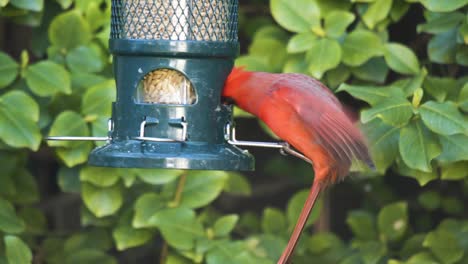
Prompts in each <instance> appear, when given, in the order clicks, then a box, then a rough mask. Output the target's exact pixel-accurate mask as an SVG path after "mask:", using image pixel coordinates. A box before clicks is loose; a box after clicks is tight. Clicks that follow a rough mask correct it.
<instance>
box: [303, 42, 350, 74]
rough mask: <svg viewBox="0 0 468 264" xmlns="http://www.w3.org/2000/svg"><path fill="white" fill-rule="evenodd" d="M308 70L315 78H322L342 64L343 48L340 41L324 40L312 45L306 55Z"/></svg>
mask: <svg viewBox="0 0 468 264" xmlns="http://www.w3.org/2000/svg"><path fill="white" fill-rule="evenodd" d="M306 60H307V63H308V64H309V67H308V70H309V72H310V73H311V74H312V76H314V77H315V78H318V79H320V78H322V76H323V74H324V73H325V72H326V71H327V70H330V69H333V68H335V67H336V66H338V64H340V60H341V47H340V44H339V43H338V41H336V40H332V39H326V38H322V39H319V40H316V41H314V42H313V43H312V47H311V48H310V49H309V51H308V52H307V55H306Z"/></svg>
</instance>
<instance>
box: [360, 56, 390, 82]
mask: <svg viewBox="0 0 468 264" xmlns="http://www.w3.org/2000/svg"><path fill="white" fill-rule="evenodd" d="M351 72H352V73H353V75H354V76H356V77H357V78H359V79H361V80H364V81H371V82H376V83H384V82H385V79H386V78H387V75H388V66H387V64H386V63H385V60H384V59H383V58H372V59H370V60H368V61H367V62H366V63H364V64H362V65H361V66H358V67H356V68H351Z"/></svg>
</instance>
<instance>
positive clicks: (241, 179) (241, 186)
mask: <svg viewBox="0 0 468 264" xmlns="http://www.w3.org/2000/svg"><path fill="white" fill-rule="evenodd" d="M224 191H225V192H227V193H231V194H234V195H245V196H249V195H251V194H252V187H251V186H250V183H249V181H248V180H247V178H246V177H245V176H244V175H242V174H239V173H235V172H229V173H228V178H227V181H226V183H225V185H224Z"/></svg>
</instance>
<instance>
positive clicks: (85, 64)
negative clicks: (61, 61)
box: [65, 45, 105, 73]
mask: <svg viewBox="0 0 468 264" xmlns="http://www.w3.org/2000/svg"><path fill="white" fill-rule="evenodd" d="M98 48H99V47H93V46H89V45H88V46H84V45H82V46H78V47H76V48H74V49H72V50H71V51H70V52H68V53H67V55H66V56H65V61H66V63H67V66H68V68H70V70H71V71H78V72H90V73H91V72H100V71H102V69H103V68H104V66H105V64H104V62H103V61H102V59H101V56H102V54H101V53H100V50H99V49H98Z"/></svg>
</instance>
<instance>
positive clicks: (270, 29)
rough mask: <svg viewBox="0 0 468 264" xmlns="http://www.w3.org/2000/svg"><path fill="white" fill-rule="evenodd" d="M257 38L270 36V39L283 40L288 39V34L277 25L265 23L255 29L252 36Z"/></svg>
mask: <svg viewBox="0 0 468 264" xmlns="http://www.w3.org/2000/svg"><path fill="white" fill-rule="evenodd" d="M257 38H259V39H262V38H263V39H265V38H270V39H276V40H278V41H280V42H285V41H287V40H288V39H289V35H288V33H287V32H286V31H285V30H284V29H283V28H281V27H279V26H276V25H266V26H262V27H261V28H259V29H258V30H257V31H255V35H254V36H253V39H257Z"/></svg>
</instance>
